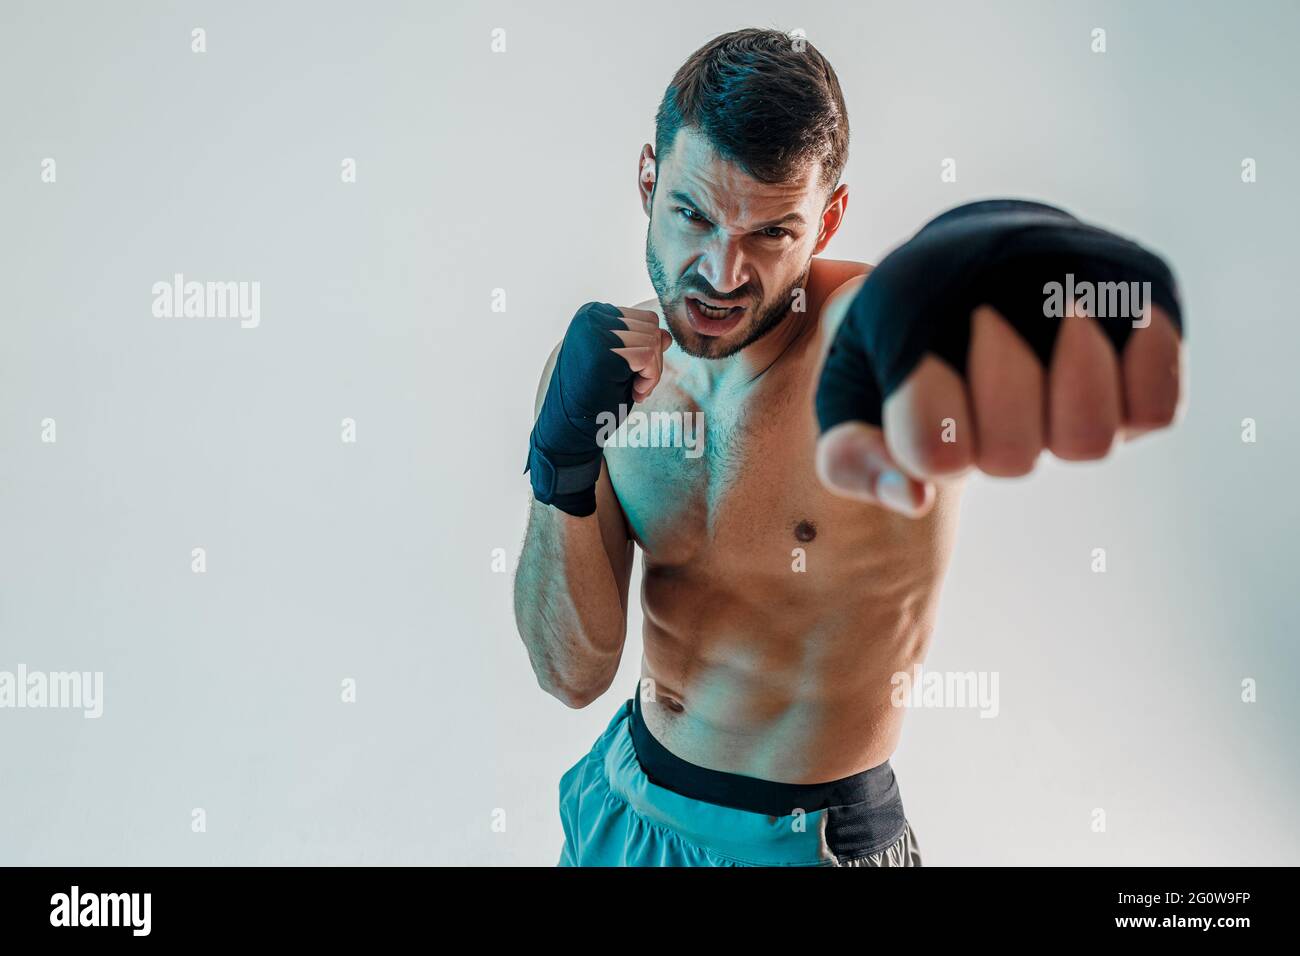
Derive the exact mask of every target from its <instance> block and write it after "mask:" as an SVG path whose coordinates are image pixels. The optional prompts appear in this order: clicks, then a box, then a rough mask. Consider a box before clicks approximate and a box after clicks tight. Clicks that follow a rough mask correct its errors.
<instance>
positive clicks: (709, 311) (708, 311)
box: [695, 299, 731, 319]
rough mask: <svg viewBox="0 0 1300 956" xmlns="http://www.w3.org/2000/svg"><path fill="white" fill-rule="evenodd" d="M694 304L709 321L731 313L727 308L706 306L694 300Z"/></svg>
mask: <svg viewBox="0 0 1300 956" xmlns="http://www.w3.org/2000/svg"><path fill="white" fill-rule="evenodd" d="M695 304H696V305H697V306H698V307H699V309H700V311H701V312H703V313H704V314H705V315H707V316H708V317H709V318H711V319H720V318H722V317H723V316H724V315H729V314H730V313H731V309H729V308H718V307H716V306H712V305H706V304H705V303H703V302H701V301H700V300H699V299H696V300H695Z"/></svg>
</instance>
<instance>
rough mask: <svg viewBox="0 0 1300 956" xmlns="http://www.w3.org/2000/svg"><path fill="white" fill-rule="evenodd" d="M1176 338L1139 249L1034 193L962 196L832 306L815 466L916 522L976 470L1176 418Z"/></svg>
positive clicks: (1176, 314)
mask: <svg viewBox="0 0 1300 956" xmlns="http://www.w3.org/2000/svg"><path fill="white" fill-rule="evenodd" d="M840 301H842V300H840ZM837 305H838V303H837ZM1182 334H1183V316H1182V309H1181V306H1180V303H1179V297H1178V288H1177V283H1176V280H1175V278H1174V276H1173V273H1172V271H1171V270H1170V269H1169V267H1168V265H1167V264H1166V263H1165V262H1164V261H1163V260H1162V259H1160V258H1159V257H1158V256H1157V255H1155V254H1154V253H1152V252H1150V251H1149V250H1147V249H1144V248H1143V247H1141V246H1139V245H1138V244H1137V243H1135V242H1133V241H1131V240H1128V239H1125V238H1123V237H1121V236H1118V235H1115V234H1114V233H1110V232H1108V231H1106V230H1104V229H1101V228H1099V227H1097V226H1094V225H1089V224H1087V223H1084V222H1081V221H1080V220H1078V219H1077V218H1075V217H1074V216H1072V215H1070V214H1069V213H1067V212H1065V211H1063V210H1060V209H1057V208H1055V207H1053V206H1047V205H1044V204H1042V203H1036V202H1026V201H1021V200H986V201H982V202H975V203H968V204H966V205H964V206H960V207H958V208H956V209H953V210H950V211H948V212H946V213H944V214H943V215H941V216H939V217H938V218H936V219H934V220H931V222H929V223H928V224H927V225H926V226H925V227H924V228H922V229H921V231H920V232H918V233H917V234H916V235H915V236H913V237H912V239H910V240H909V241H908V242H906V243H904V244H903V245H902V246H900V247H899V248H898V249H895V250H894V251H893V252H891V253H890V254H889V255H888V256H886V257H885V258H884V259H883V260H882V261H881V263H880V264H879V265H878V266H877V267H876V268H875V269H874V270H873V271H872V273H871V276H870V278H868V279H867V280H866V281H865V282H863V283H862V284H861V287H860V288H859V289H858V291H857V293H856V294H855V295H854V297H853V299H852V301H851V302H850V303H849V305H848V308H847V310H845V313H844V315H843V316H842V321H841V322H840V324H839V326H838V329H837V331H836V332H835V335H834V338H833V342H832V344H831V348H830V351H829V353H828V355H827V356H826V361H825V363H824V365H823V368H822V371H821V374H820V377H819V382H818V390H817V398H816V408H817V415H818V419H819V421H820V424H821V429H822V433H823V434H822V438H821V440H820V442H819V443H818V451H817V468H818V473H819V474H820V475H821V477H822V480H823V482H824V483H825V484H826V485H827V486H828V487H829V488H830V489H831V490H832V491H835V492H837V493H839V494H843V495H846V496H848V497H852V498H857V499H860V500H863V501H871V502H875V503H877V504H883V505H886V506H887V507H890V508H893V509H895V510H897V511H899V512H901V513H903V514H909V515H912V516H917V515H919V514H923V513H924V512H925V511H926V510H928V508H929V507H930V505H931V504H933V501H934V500H935V486H934V483H935V482H936V481H939V480H944V481H948V480H952V479H953V478H955V477H957V476H960V475H962V474H964V473H965V472H966V471H967V470H968V469H970V468H972V467H973V468H976V469H978V470H980V471H982V472H984V473H985V474H988V475H992V476H995V477H1017V476H1020V475H1024V474H1028V473H1029V472H1030V471H1031V470H1032V469H1033V467H1034V464H1035V461H1036V459H1037V458H1038V456H1039V454H1040V453H1041V452H1043V451H1048V452H1050V453H1051V454H1052V455H1054V456H1056V457H1057V458H1061V459H1064V460H1067V461H1088V460H1095V459H1098V458H1103V457H1105V456H1106V455H1107V454H1108V453H1109V451H1110V449H1111V447H1112V445H1113V443H1114V442H1115V441H1116V440H1120V441H1123V440H1127V439H1129V438H1133V437H1136V436H1137V435H1140V434H1143V433H1145V432H1148V431H1152V430H1155V429H1160V428H1165V427H1168V426H1169V425H1170V424H1172V423H1173V421H1174V420H1175V419H1176V417H1177V414H1178V411H1179V409H1180V408H1181V406H1182V402H1183V399H1184V396H1185V391H1184V390H1183V389H1181V388H1180V379H1181V375H1180V366H1181V364H1182V358H1183V347H1182Z"/></svg>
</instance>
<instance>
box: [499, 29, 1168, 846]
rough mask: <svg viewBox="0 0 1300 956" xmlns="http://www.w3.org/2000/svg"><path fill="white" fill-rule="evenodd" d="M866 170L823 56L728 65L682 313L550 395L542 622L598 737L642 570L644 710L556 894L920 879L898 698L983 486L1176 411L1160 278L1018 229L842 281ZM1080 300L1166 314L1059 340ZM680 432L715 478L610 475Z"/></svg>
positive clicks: (642, 461) (720, 58) (548, 375)
mask: <svg viewBox="0 0 1300 956" xmlns="http://www.w3.org/2000/svg"><path fill="white" fill-rule="evenodd" d="M847 144H848V125H847V114H846V112H845V110H844V103H843V97H842V95H841V92H840V88H839V85H838V80H837V79H836V78H835V73H834V71H833V70H832V69H831V68H830V66H829V64H828V63H826V61H825V60H824V59H823V58H822V57H821V55H820V54H819V53H817V51H816V50H815V49H814V48H813V47H812V46H811V45H808V44H807V43H806V41H802V44H800V43H796V42H794V41H793V40H792V39H791V38H789V37H786V36H784V35H782V34H781V33H779V32H776V31H770V30H742V31H737V32H735V33H732V34H727V35H725V36H722V37H718V38H717V39H715V40H713V41H710V43H709V44H706V45H705V46H704V47H703V48H701V49H700V50H699V51H697V52H696V53H695V54H694V55H693V56H692V57H691V58H690V60H688V61H687V63H686V64H685V65H684V66H683V67H682V68H681V70H679V72H678V74H677V76H676V77H674V80H673V82H672V84H671V85H670V86H669V88H668V91H667V93H666V94H665V96H664V100H663V105H662V106H661V107H660V111H659V114H658V116H657V119H656V140H655V145H654V146H651V145H648V144H647V145H646V146H644V147H643V149H642V151H641V154H640V157H639V160H638V171H637V183H638V187H639V190H640V196H641V202H642V205H643V207H644V209H645V211H646V214H647V215H648V216H649V219H650V224H649V228H648V232H647V237H646V261H647V267H648V270H649V274H650V278H651V282H652V284H653V286H654V289H655V292H656V299H652V300H649V301H646V302H641V303H638V304H637V305H636V306H633V307H630V308H615V307H613V306H610V305H606V304H604V303H591V304H589V305H587V306H584V307H583V308H582V309H581V310H579V312H578V314H577V315H576V316H575V317H574V320H573V322H572V323H571V324H570V326H569V330H568V332H567V333H566V335H565V338H564V340H563V342H561V344H560V345H559V346H557V347H556V349H555V351H554V352H552V354H551V356H550V360H549V361H548V362H547V364H546V367H545V369H544V371H543V373H542V377H541V382H540V385H539V391H538V396H537V416H538V417H537V423H536V426H535V427H534V431H533V436H532V441H531V443H530V452H529V471H530V472H531V480H532V484H533V489H534V499H533V501H532V503H531V506H530V507H531V514H530V520H529V526H528V533H527V538H526V540H525V543H524V548H523V553H522V556H521V560H520V565H519V570H518V574H517V576H516V581H515V610H516V618H517V621H518V626H519V631H520V634H521V635H522V637H523V640H524V643H525V645H526V646H527V649H528V652H529V656H530V659H531V661H532V666H533V669H534V671H535V673H536V675H537V679H538V682H539V684H540V686H541V687H542V688H543V689H544V690H545V691H546V692H548V693H550V694H552V695H553V696H555V697H557V698H559V699H560V700H562V701H564V702H565V703H566V704H568V705H569V706H571V707H575V708H576V707H585V706H587V705H588V704H589V703H591V702H592V701H594V700H595V699H597V698H598V697H599V696H601V695H602V694H603V693H605V691H606V690H608V688H609V687H610V685H611V682H612V681H613V679H614V676H615V673H616V671H617V668H618V665H619V660H620V657H621V655H622V650H623V645H624V640H625V637H626V629H627V623H626V620H627V600H628V582H629V576H630V572H631V567H632V559H633V554H634V550H635V548H634V546H639V547H640V548H641V551H642V554H643V556H644V558H643V561H644V564H643V567H644V576H643V586H642V595H641V600H642V607H643V610H644V616H645V629H644V634H643V640H644V648H645V649H644V655H643V658H642V664H641V683H640V684H639V691H640V692H639V693H637V694H634V695H633V697H632V699H630V700H628V701H626V702H625V703H624V704H623V705H622V706H620V707H619V709H618V712H617V713H616V714H615V715H614V718H613V720H612V721H611V722H610V724H609V725H608V727H607V729H606V730H605V732H604V733H603V734H602V736H601V737H600V739H599V740H597V741H596V744H595V745H594V746H593V748H592V750H591V752H590V753H589V754H587V755H586V756H585V757H583V758H582V759H581V760H580V761H578V763H577V764H575V765H574V766H573V767H571V768H570V769H569V770H568V772H567V773H565V774H564V776H563V778H562V780H561V784H560V808H561V817H562V820H563V823H564V829H565V837H566V839H565V845H564V848H563V851H562V854H561V859H560V863H561V864H562V865H702V866H725V865H746V864H748V865H832V866H833V865H853V866H893V865H919V864H920V853H919V849H918V846H917V841H916V837H915V834H914V833H913V832H912V829H911V827H910V825H909V824H908V823H907V820H906V818H905V816H904V814H903V808H902V803H901V799H900V797H899V791H898V786H897V783H896V781H895V779H894V774H893V771H892V769H891V768H890V766H889V757H890V755H891V754H892V753H893V751H894V748H895V746H896V744H897V742H898V738H899V734H900V731H901V725H902V718H903V710H902V709H901V708H898V707H895V706H893V705H892V703H891V697H892V692H893V690H894V684H893V683H891V678H892V677H893V676H894V675H895V674H898V673H900V672H911V671H912V669H913V667H914V666H915V665H917V664H918V663H920V662H921V661H922V660H923V659H924V657H925V654H926V651H927V647H928V644H929V641H930V636H931V633H932V631H933V622H934V616H935V611H936V605H937V601H938V596H939V589H940V584H941V582H942V579H943V576H944V572H945V569H946V566H947V564H948V561H949V557H950V554H951V551H952V545H953V540H954V533H955V529H956V523H957V515H958V503H959V497H960V493H961V488H962V478H963V475H965V474H966V473H968V472H969V471H970V469H972V468H978V469H979V470H980V471H983V472H985V473H986V474H990V475H995V476H1018V475H1024V474H1026V473H1028V472H1029V471H1030V470H1032V468H1033V466H1034V462H1035V460H1036V459H1037V457H1038V456H1039V454H1040V453H1041V452H1043V451H1047V452H1048V453H1050V454H1053V455H1055V456H1057V457H1059V458H1063V459H1066V460H1071V461H1077V460H1089V459H1097V458H1101V457H1104V456H1105V455H1106V454H1108V452H1109V451H1110V449H1111V448H1112V445H1113V444H1114V443H1115V442H1116V441H1122V440H1124V439H1125V438H1131V437H1133V436H1135V435H1137V434H1140V433H1142V432H1144V431H1149V430H1151V429H1154V428H1162V427H1165V426H1168V425H1169V424H1170V423H1172V422H1173V421H1174V420H1175V418H1176V416H1177V414H1178V411H1179V406H1180V402H1181V398H1180V393H1179V367H1180V363H1181V358H1182V345H1181V340H1180V332H1181V318H1180V315H1179V312H1178V306H1177V300H1176V290H1174V288H1173V279H1172V276H1171V275H1170V274H1168V272H1167V270H1164V271H1163V272H1162V271H1161V270H1162V269H1164V267H1163V263H1161V262H1160V260H1159V259H1157V258H1156V257H1155V256H1153V255H1151V254H1150V253H1147V252H1145V250H1142V249H1141V248H1140V247H1137V246H1136V245H1134V244H1132V243H1128V242H1127V241H1126V240H1122V239H1120V238H1118V237H1115V236H1112V235H1111V234H1109V233H1106V232H1104V231H1103V230H1100V229H1096V228H1095V227H1089V226H1084V225H1083V224H1081V223H1079V222H1078V221H1077V220H1075V219H1073V218H1072V217H1070V216H1068V214H1065V213H1063V212H1061V211H1059V210H1056V209H1054V208H1052V207H1047V206H1042V205H1039V204H1033V203H1017V202H1014V201H1006V202H1000V203H983V204H974V205H972V206H967V207H962V208H960V209H958V210H955V211H953V212H951V213H949V214H947V215H946V216H945V217H941V218H940V219H939V220H936V221H935V222H933V223H931V224H930V225H929V226H927V227H926V229H924V230H922V232H921V233H919V234H918V236H917V237H916V238H914V239H913V240H912V241H911V242H909V243H908V244H907V245H906V246H904V247H903V248H902V249H901V250H899V251H896V252H895V253H892V254H891V256H890V257H888V258H887V259H886V260H884V262H882V264H881V266H880V267H879V270H878V272H877V273H876V274H875V275H873V276H872V277H871V279H870V280H869V281H864V280H865V278H866V276H867V274H868V273H869V272H870V271H871V270H870V268H869V267H868V266H866V265H865V264H862V263H858V262H851V261H840V260H831V259H824V258H818V256H819V255H820V253H821V252H822V251H823V250H824V249H825V248H826V247H827V245H828V243H829V242H830V241H831V238H832V237H833V236H834V235H835V232H836V231H837V229H838V228H839V225H840V223H841V222H842V221H843V217H844V214H845V210H846V207H847V203H848V190H847V187H846V186H845V185H842V184H839V176H840V172H841V171H842V169H843V166H844V162H845V159H846V158H847ZM1008 250H1010V252H1008ZM1067 272H1068V273H1069V274H1070V281H1073V280H1080V282H1082V281H1083V280H1086V279H1087V278H1089V277H1091V278H1092V280H1093V281H1096V282H1099V281H1102V280H1106V279H1115V280H1125V281H1129V280H1133V281H1137V280H1143V281H1148V280H1154V282H1153V283H1150V285H1154V289H1155V291H1154V293H1153V294H1154V302H1152V300H1151V296H1150V295H1148V298H1147V302H1146V306H1145V307H1144V309H1143V310H1142V311H1141V312H1140V313H1135V318H1134V319H1133V321H1129V318H1128V316H1127V315H1125V316H1121V317H1119V318H1116V317H1114V316H1105V315H1103V313H1104V309H1099V308H1098V307H1097V303H1098V302H1102V300H1101V299H1100V298H1098V299H1097V300H1096V301H1092V302H1091V308H1085V307H1084V306H1083V305H1082V304H1081V301H1080V297H1079V296H1078V295H1077V294H1071V296H1070V298H1069V299H1068V301H1066V302H1065V303H1064V310H1065V311H1064V315H1063V317H1061V318H1058V319H1053V318H1050V317H1047V316H1049V315H1050V308H1048V307H1047V305H1046V304H1045V303H1046V299H1047V298H1048V297H1047V296H1046V295H1045V293H1046V292H1047V286H1046V285H1045V283H1044V279H1045V278H1046V279H1048V280H1052V279H1055V278H1059V279H1060V281H1061V282H1062V283H1065V282H1067V278H1066V273H1067ZM1148 287H1149V286H1148ZM1069 288H1071V289H1072V290H1073V289H1074V287H1073V286H1070V287H1069ZM700 303H705V304H707V303H713V304H715V305H719V306H723V307H730V311H729V312H726V313H725V314H724V313H722V312H721V311H720V310H719V311H715V312H713V315H714V316H721V317H710V315H709V314H708V312H707V310H706V309H702V308H701V307H700ZM994 303H996V306H997V307H994ZM1102 304H1103V305H1104V302H1102ZM958 313H960V315H959V317H958V318H956V319H954V318H953V315H955V314H958ZM1004 313H1008V314H1004ZM1103 319H1105V321H1103ZM1130 329H1131V334H1130ZM673 345H675V346H676V347H672V346H673ZM832 345H833V346H834V348H832ZM629 407H630V410H629ZM656 411H660V412H681V413H690V412H701V413H703V421H704V429H705V431H704V441H703V454H702V455H698V456H692V455H690V454H687V453H685V450H684V449H683V448H682V447H630V446H628V445H627V444H625V443H622V442H619V441H611V442H609V443H608V444H607V445H605V446H604V447H603V449H602V440H603V439H605V438H608V437H609V435H608V429H607V430H606V431H605V432H602V433H598V430H597V424H598V421H597V420H598V419H601V420H603V421H604V422H605V423H606V424H608V423H609V417H608V416H609V415H611V414H612V415H615V416H617V418H616V420H618V421H622V420H624V419H625V417H626V416H627V415H629V414H636V413H650V412H656ZM688 420H689V419H688ZM625 427H626V424H625ZM616 434H617V433H616Z"/></svg>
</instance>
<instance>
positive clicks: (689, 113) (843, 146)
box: [655, 28, 849, 197]
mask: <svg viewBox="0 0 1300 956" xmlns="http://www.w3.org/2000/svg"><path fill="white" fill-rule="evenodd" d="M683 126H690V127H693V128H694V129H695V130H696V131H697V132H699V133H700V134H702V135H703V136H704V137H705V138H706V139H707V140H708V141H709V143H710V144H711V145H712V146H713V148H714V149H716V150H717V151H718V153H719V155H721V156H722V157H723V158H724V159H726V160H727V161H729V162H733V163H736V164H737V165H739V166H740V167H741V168H742V169H744V170H745V172H746V173H748V174H749V175H750V176H753V177H754V178H755V179H757V180H759V182H764V183H782V182H788V181H789V180H790V179H792V178H793V177H794V176H796V175H798V174H799V173H801V172H803V171H805V170H806V169H807V168H808V166H809V165H810V164H811V163H813V162H818V161H820V162H821V164H822V171H821V173H822V174H821V185H822V187H823V188H824V189H825V190H826V194H827V196H828V197H829V195H830V193H831V192H833V191H834V189H835V187H836V186H837V185H838V184H839V181H840V174H841V173H842V172H843V171H844V164H845V162H846V161H847V160H848V157H849V115H848V111H847V110H846V109H845V108H844V94H843V93H842V92H841V91H840V81H839V79H838V78H837V77H836V76H835V71H834V70H833V69H831V65H830V63H829V62H827V60H826V58H825V57H823V56H822V55H821V54H820V53H819V52H817V50H816V49H815V48H814V47H813V45H812V44H811V43H809V42H808V41H807V40H805V39H803V38H802V37H798V36H791V35H787V34H785V33H782V32H781V31H780V30H762V29H757V28H749V29H745V30H736V31H734V32H732V33H724V34H723V35H722V36H719V37H715V38H714V39H712V40H710V41H709V42H708V43H706V44H705V45H704V46H702V47H700V48H699V49H698V50H696V51H695V52H694V53H692V54H691V56H690V58H689V59H688V60H687V61H686V62H685V63H683V64H682V67H681V69H679V70H678V71H677V74H676V75H675V76H674V77H673V79H672V82H671V83H670V84H669V85H668V89H667V90H666V91H665V92H664V98H663V100H662V101H661V102H660V104H659V111H658V113H656V114H655V155H656V156H657V157H659V159H660V161H662V160H663V158H664V157H666V156H667V155H668V152H669V150H670V149H671V148H672V145H673V143H674V141H675V140H676V138H677V131H678V130H680V129H681V128H682V127H683Z"/></svg>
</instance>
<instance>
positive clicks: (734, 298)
mask: <svg viewBox="0 0 1300 956" xmlns="http://www.w3.org/2000/svg"><path fill="white" fill-rule="evenodd" d="M682 295H683V296H688V295H689V296H694V297H697V298H698V297H701V296H702V297H704V298H706V299H711V300H713V301H714V302H743V301H744V300H746V299H752V298H753V296H752V295H750V294H749V292H748V291H744V290H742V291H740V292H733V293H731V295H718V293H716V292H712V291H707V290H705V289H684V290H682Z"/></svg>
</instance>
